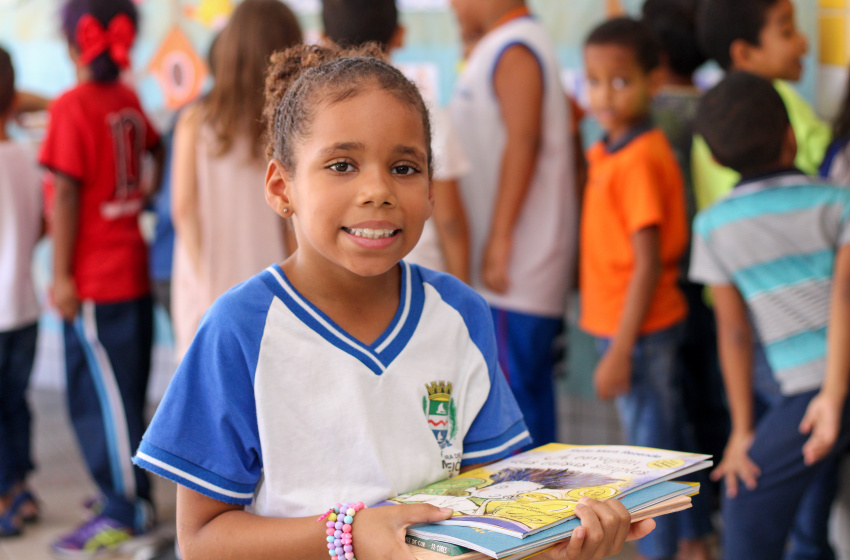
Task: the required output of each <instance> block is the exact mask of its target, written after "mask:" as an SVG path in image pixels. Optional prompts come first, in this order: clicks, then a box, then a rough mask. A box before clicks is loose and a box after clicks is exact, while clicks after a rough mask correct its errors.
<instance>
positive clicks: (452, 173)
mask: <svg viewBox="0 0 850 560" xmlns="http://www.w3.org/2000/svg"><path fill="white" fill-rule="evenodd" d="M322 24H323V25H324V28H325V36H326V37H327V38H328V39H330V40H331V41H333V42H334V43H336V44H337V45H342V46H354V47H356V46H359V45H362V44H364V43H369V42H375V43H377V44H378V45H380V46H381V48H382V49H383V50H384V52H385V53H386V55H387V57H389V55H390V54H391V53H392V51H393V50H394V49H397V48H401V46H402V43H403V39H404V27H401V26H400V25H399V24H398V8H397V7H396V3H395V0H380V1H376V0H324V1H323V2H322ZM434 101H436V100H428V99H426V103H429V113H430V114H431V119H432V123H431V124H432V137H433V145H432V146H431V150H432V151H433V155H434V197H435V203H434V216H433V217H432V219H430V220H428V221H427V222H425V229H424V230H422V237H420V239H419V243H417V244H416V247H414V248H413V250H412V251H411V252H410V253H409V254H408V255H407V257H406V260H407V262H412V263H416V264H418V265H421V266H425V267H428V268H431V269H433V270H439V271H442V272H448V273H449V274H453V275H454V276H455V277H457V278H458V279H460V280H462V281H463V282H466V283H467V284H468V283H469V230H468V227H467V223H466V211H465V210H464V208H463V202H462V201H461V198H460V193H459V192H458V185H457V181H458V179H459V178H460V177H461V176H462V175H464V174H466V173H467V172H468V171H469V169H470V166H469V162H468V161H467V159H466V156H465V155H464V153H463V147H462V146H461V145H460V141H459V140H458V138H457V134H456V133H455V131H454V128H453V127H452V123H451V121H450V120H449V118H448V115H447V114H446V113H445V111H443V110H442V109H441V108H439V107H436V103H435V102H434Z"/></svg>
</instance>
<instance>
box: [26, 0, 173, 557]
mask: <svg viewBox="0 0 850 560" xmlns="http://www.w3.org/2000/svg"><path fill="white" fill-rule="evenodd" d="M136 26H137V14H136V9H135V6H134V5H133V3H132V1H131V0H69V1H68V2H67V3H66V5H65V7H64V9H63V12H62V27H63V31H64V33H65V35H66V37H67V39H68V44H69V51H70V54H71V58H72V60H73V61H74V64H75V65H76V67H77V75H78V80H79V84H78V85H77V86H76V87H74V88H72V89H71V90H69V91H67V92H66V93H64V94H63V95H62V96H60V97H59V98H58V99H57V100H56V101H55V103H54V104H53V106H52V107H51V109H50V123H49V126H48V129H47V135H46V137H45V140H44V144H43V146H42V151H41V155H40V157H39V161H40V163H41V165H42V166H44V167H45V168H47V169H48V170H49V171H51V173H49V174H48V179H47V183H46V185H45V199H46V202H47V207H46V210H47V214H48V219H49V223H50V229H51V234H52V237H53V244H54V246H53V247H54V248H53V253H54V254H53V276H54V277H53V286H52V299H53V304H54V306H55V307H56V309H57V311H58V312H59V314H60V315H61V316H62V319H63V320H64V338H65V362H66V370H67V390H68V403H69V410H70V413H71V420H72V423H73V425H74V430H75V432H76V434H77V438H78V441H79V443H80V447H81V449H82V451H83V455H84V456H85V459H86V463H87V465H88V468H89V471H90V473H91V475H92V477H93V478H94V480H95V482H96V483H97V485H98V487H99V489H100V492H101V494H102V499H101V502H102V505H103V509H102V511H101V512H100V513H99V514H97V515H95V516H94V517H92V518H91V519H90V520H89V521H87V522H85V523H84V524H83V525H81V526H80V527H79V528H78V529H76V530H75V531H73V532H71V533H69V534H68V535H66V536H64V537H62V538H60V539H59V540H58V541H57V542H55V543H54V544H53V551H54V552H55V553H57V554H61V555H71V554H73V555H75V556H80V557H84V556H86V555H94V554H97V553H98V552H102V551H103V550H102V549H103V548H107V547H109V548H113V547H117V546H119V545H121V544H124V543H125V542H126V541H129V540H130V539H131V538H132V537H134V536H136V535H138V534H141V533H144V532H146V531H147V530H149V529H150V527H151V523H152V520H153V514H152V507H151V501H150V483H149V481H148V479H147V477H146V475H145V474H144V472H143V471H142V470H140V469H138V468H137V467H134V466H133V465H132V463H131V455H132V453H133V451H134V450H135V449H136V447H137V446H138V444H139V442H140V440H141V436H142V432H143V431H144V428H145V421H144V404H145V394H146V391H147V382H148V375H149V370H150V353H151V344H152V330H153V326H152V325H153V320H152V303H151V302H152V300H151V296H150V287H149V285H148V273H147V249H146V246H145V243H144V240H143V239H142V235H141V232H140V231H139V226H138V216H139V212H140V210H141V209H142V206H143V204H144V197H143V192H142V180H141V168H142V156H143V154H144V152H145V151H149V152H151V153H152V154H155V156H156V159H158V160H161V150H160V148H159V136H158V135H157V133H156V131H155V130H154V129H153V127H152V126H151V124H150V122H149V121H148V119H147V117H146V116H145V114H144V113H143V111H142V108H141V106H140V104H139V100H138V98H137V97H136V94H135V93H134V92H133V91H132V90H131V89H129V88H128V87H127V86H125V85H124V84H122V83H121V82H120V81H119V77H120V73H121V70H122V69H124V68H126V67H127V66H128V65H129V59H128V55H129V50H130V47H131V46H132V44H133V40H134V38H135V34H136ZM156 168H157V169H159V168H160V166H159V165H157V166H156ZM153 184H159V181H158V180H155V181H154V182H153ZM104 535H108V536H109V539H104V538H103V536H104ZM107 543H108V544H107Z"/></svg>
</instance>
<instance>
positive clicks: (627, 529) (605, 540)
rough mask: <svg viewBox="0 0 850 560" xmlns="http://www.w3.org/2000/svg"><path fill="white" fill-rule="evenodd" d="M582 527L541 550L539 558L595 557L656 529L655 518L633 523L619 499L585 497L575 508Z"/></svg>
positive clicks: (613, 551)
mask: <svg viewBox="0 0 850 560" xmlns="http://www.w3.org/2000/svg"><path fill="white" fill-rule="evenodd" d="M576 516H577V517H578V518H579V519H581V526H580V527H577V528H576V529H575V531H573V536H572V537H571V538H570V539H569V540H566V541H564V542H563V543H561V544H558V545H556V546H554V547H552V548H549V549H547V550H544V551H543V552H541V553H540V556H539V558H540V560H594V559H597V558H605V557H606V556H611V555H612V554H617V553H619V552H620V550H622V548H623V543H625V542H626V541H627V540H634V539H639V538H642V537H645V536H646V535H648V534H649V532H650V531H652V530H653V529H654V528H655V521H654V520H653V519H644V520H643V521H638V522H637V523H634V524H632V523H631V516H630V515H629V512H628V510H626V507H625V506H624V505H623V504H622V503H621V502H620V500H608V501H606V502H599V501H596V500H590V499H587V498H582V499H581V500H580V503H579V505H578V506H577V507H576Z"/></svg>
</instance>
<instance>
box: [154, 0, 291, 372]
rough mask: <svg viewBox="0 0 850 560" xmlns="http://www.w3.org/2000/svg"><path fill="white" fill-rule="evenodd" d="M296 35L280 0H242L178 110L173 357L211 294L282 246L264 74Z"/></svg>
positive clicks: (271, 258)
mask: <svg viewBox="0 0 850 560" xmlns="http://www.w3.org/2000/svg"><path fill="white" fill-rule="evenodd" d="M301 41H302V35H301V28H300V27H299V26H298V20H297V19H296V17H295V14H293V13H292V10H290V9H289V8H288V7H287V6H286V4H284V3H282V2H280V1H279V0H246V1H245V2H242V3H241V4H239V6H238V7H237V8H236V10H235V11H234V12H233V15H232V16H231V18H230V21H229V22H228V24H227V26H226V27H225V28H224V29H223V30H222V31H221V34H220V35H219V37H218V39H217V40H216V44H215V46H214V49H213V53H212V55H211V56H212V61H213V67H212V75H213V79H214V84H213V87H212V89H211V90H210V92H209V93H208V94H207V95H206V96H205V97H204V98H203V99H201V100H200V101H199V102H198V103H197V104H195V105H193V106H190V107H188V108H187V109H186V110H184V111H183V112H182V113H181V114H180V118H179V120H178V122H177V126H176V129H175V132H174V154H173V163H172V165H173V170H172V184H171V188H172V215H173V220H174V228H175V231H176V242H175V247H174V265H173V275H172V317H173V322H174V335H175V351H176V355H177V358H178V359H180V358H182V357H183V355H184V354H185V353H186V350H187V349H188V347H189V344H190V343H191V341H192V338H193V337H194V336H195V332H196V330H197V328H198V324H199V323H200V321H201V317H202V316H203V315H204V313H205V312H206V310H207V309H208V308H209V306H210V305H212V303H213V302H214V301H215V300H216V298H217V297H218V296H220V295H221V294H223V293H224V292H226V291H227V290H228V289H230V288H232V287H233V286H235V285H236V284H238V283H240V282H242V281H244V280H247V279H248V278H250V277H251V276H252V275H254V274H256V273H257V272H259V271H261V270H262V269H263V268H265V267H266V266H268V263H270V262H275V261H279V260H283V259H284V258H285V257H286V255H287V254H288V252H289V249H290V248H289V247H288V243H289V241H288V239H287V238H288V234H287V232H286V227H285V222H284V221H283V220H281V219H280V217H279V216H277V215H275V213H274V212H272V211H271V210H270V209H269V208H268V206H267V205H266V203H265V199H264V198H263V191H262V185H263V181H264V177H265V172H266V162H265V160H264V159H263V157H262V146H261V142H262V132H263V131H262V123H261V115H262V110H263V79H264V77H265V71H266V68H267V66H268V61H269V57H270V56H271V54H272V53H273V52H275V51H278V50H281V49H284V48H286V47H288V46H291V45H294V44H297V43H300V42H301Z"/></svg>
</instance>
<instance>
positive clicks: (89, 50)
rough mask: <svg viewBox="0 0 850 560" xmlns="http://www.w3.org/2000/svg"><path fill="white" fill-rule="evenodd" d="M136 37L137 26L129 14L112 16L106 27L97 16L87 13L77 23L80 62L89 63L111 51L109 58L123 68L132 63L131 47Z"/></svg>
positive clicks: (76, 36) (76, 35)
mask: <svg viewBox="0 0 850 560" xmlns="http://www.w3.org/2000/svg"><path fill="white" fill-rule="evenodd" d="M135 38H136V27H135V26H134V25H133V20H131V19H130V17H129V16H128V15H127V14H119V15H117V16H115V17H114V18H112V21H110V22H109V27H107V28H106V29H104V28H103V25H101V23H100V22H99V21H98V20H97V18H95V17H94V16H93V15H91V14H86V15H84V16H83V17H81V18H80V21H79V22H78V23H77V30H76V33H75V36H74V39H75V41H76V43H77V48H78V49H80V62H82V63H83V64H86V65H87V64H89V63H90V62H91V61H92V60H94V59H95V58H97V57H98V56H99V55H100V54H101V53H103V52H105V51H109V58H111V59H112V60H113V62H115V64H117V65H118V68H122V69H123V68H127V67H128V66H129V65H130V47H132V46H133V41H134V40H135Z"/></svg>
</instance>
